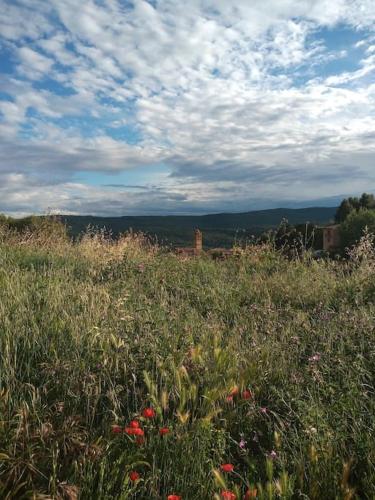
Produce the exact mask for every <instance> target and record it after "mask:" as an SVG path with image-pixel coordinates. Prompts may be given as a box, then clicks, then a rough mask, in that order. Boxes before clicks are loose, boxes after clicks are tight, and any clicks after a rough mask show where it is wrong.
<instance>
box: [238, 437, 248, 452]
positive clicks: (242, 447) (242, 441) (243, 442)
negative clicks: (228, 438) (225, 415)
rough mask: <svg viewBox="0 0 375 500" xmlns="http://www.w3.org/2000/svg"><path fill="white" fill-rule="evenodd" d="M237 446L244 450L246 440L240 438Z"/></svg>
mask: <svg viewBox="0 0 375 500" xmlns="http://www.w3.org/2000/svg"><path fill="white" fill-rule="evenodd" d="M238 446H239V447H240V448H241V450H244V449H245V448H246V441H245V440H244V438H241V440H240V442H239V443H238Z"/></svg>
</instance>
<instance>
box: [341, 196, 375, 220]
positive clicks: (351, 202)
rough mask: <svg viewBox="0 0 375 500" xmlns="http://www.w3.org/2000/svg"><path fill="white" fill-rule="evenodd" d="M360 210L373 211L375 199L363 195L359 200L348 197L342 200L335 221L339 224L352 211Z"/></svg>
mask: <svg viewBox="0 0 375 500" xmlns="http://www.w3.org/2000/svg"><path fill="white" fill-rule="evenodd" d="M361 208H368V209H375V197H374V195H373V194H369V193H363V194H362V196H361V197H360V198H357V197H355V196H354V197H352V196H351V197H349V198H345V199H344V200H342V202H341V203H340V206H339V207H338V209H337V211H336V215H335V221H336V222H337V223H338V224H341V223H342V222H344V221H345V220H346V218H347V217H348V215H349V214H351V213H352V212H353V211H358V210H360V209H361Z"/></svg>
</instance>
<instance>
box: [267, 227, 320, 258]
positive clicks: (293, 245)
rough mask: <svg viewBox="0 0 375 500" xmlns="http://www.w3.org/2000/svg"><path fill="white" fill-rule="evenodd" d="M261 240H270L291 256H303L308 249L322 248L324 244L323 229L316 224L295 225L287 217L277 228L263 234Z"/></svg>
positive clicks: (279, 249) (276, 247)
mask: <svg viewBox="0 0 375 500" xmlns="http://www.w3.org/2000/svg"><path fill="white" fill-rule="evenodd" d="M260 241H269V242H270V243H271V244H272V245H273V246H274V248H275V249H276V250H278V251H281V252H282V253H283V254H284V255H286V256H288V257H291V258H294V257H297V256H301V255H302V254H303V253H304V252H305V251H306V250H311V249H316V250H318V249H321V248H322V245H323V241H322V232H321V229H319V228H318V227H316V226H315V225H314V224H310V223H306V224H298V225H296V226H293V225H292V224H290V223H289V222H288V221H287V220H286V219H284V220H282V222H281V223H280V225H279V226H278V228H277V229H275V230H273V231H269V232H268V233H265V234H264V235H262V236H261V238H260Z"/></svg>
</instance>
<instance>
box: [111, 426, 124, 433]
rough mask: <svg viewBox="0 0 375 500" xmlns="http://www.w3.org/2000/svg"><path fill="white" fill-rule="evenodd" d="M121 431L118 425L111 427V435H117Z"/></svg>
mask: <svg viewBox="0 0 375 500" xmlns="http://www.w3.org/2000/svg"><path fill="white" fill-rule="evenodd" d="M121 431H122V428H121V427H120V426H119V425H112V432H113V434H119V433H120V432H121Z"/></svg>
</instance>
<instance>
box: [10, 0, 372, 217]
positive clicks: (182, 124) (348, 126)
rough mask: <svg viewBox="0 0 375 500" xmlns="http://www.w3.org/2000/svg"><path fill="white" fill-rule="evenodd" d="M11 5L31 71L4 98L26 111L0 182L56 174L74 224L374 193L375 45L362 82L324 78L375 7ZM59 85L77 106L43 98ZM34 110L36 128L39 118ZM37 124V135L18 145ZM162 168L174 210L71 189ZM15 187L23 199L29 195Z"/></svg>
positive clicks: (20, 51)
mask: <svg viewBox="0 0 375 500" xmlns="http://www.w3.org/2000/svg"><path fill="white" fill-rule="evenodd" d="M0 2H1V0H0ZM3 3H4V5H5V9H4V10H3V12H4V11H5V12H6V15H5V16H4V15H3V16H1V14H0V27H1V29H3V30H4V31H2V34H3V36H4V38H6V39H7V40H11V42H7V44H8V45H7V47H8V48H9V50H12V51H13V53H14V54H15V56H16V57H17V58H18V62H19V66H18V75H12V76H11V77H6V78H5V79H4V81H3V84H2V90H3V91H5V92H7V93H9V94H10V95H11V96H12V98H13V102H8V101H4V102H1V101H0V111H1V113H2V117H3V120H2V122H1V123H0V134H2V136H3V137H4V144H3V148H2V151H3V154H1V153H0V172H1V171H3V172H7V173H9V172H10V171H13V172H14V173H15V174H17V173H18V174H19V175H27V174H28V175H31V176H32V175H34V177H35V178H36V179H37V178H40V175H41V172H42V173H46V172H48V171H49V170H50V171H53V172H55V173H56V175H57V173H58V175H59V176H60V178H61V179H60V184H57V185H56V186H55V187H54V188H53V189H54V190H55V191H53V192H54V199H55V200H56V202H58V203H60V204H61V208H62V209H64V210H66V209H67V207H66V206H65V205H66V204H67V203H68V202H69V200H70V201H71V202H72V206H73V205H74V204H75V206H76V208H75V210H77V211H79V210H80V208H79V201H78V200H79V197H80V196H81V198H82V200H86V201H82V203H86V205H85V206H86V207H90V206H94V205H90V203H92V204H94V203H95V200H96V202H97V204H98V205H97V206H101V207H103V210H104V209H105V210H106V211H107V210H110V203H109V204H107V202H106V203H105V202H104V200H105V199H106V197H107V198H109V200H112V201H113V207H114V208H113V210H114V211H115V210H120V209H121V207H122V208H124V207H125V206H128V207H130V206H132V207H133V209H134V210H135V209H136V208H137V209H138V210H140V209H141V206H142V205H141V204H142V203H144V204H145V205H144V206H145V207H147V206H149V207H151V206H152V207H154V208H155V207H157V204H158V203H161V204H164V203H166V205H163V206H167V207H169V208H170V209H171V210H172V209H173V207H175V208H174V209H176V210H177V209H178V207H179V206H180V205H181V204H182V205H185V204H189V203H190V204H191V206H193V207H196V206H198V205H199V204H200V206H201V207H202V210H211V209H214V208H215V207H217V208H219V207H220V203H223V204H224V205H225V203H227V202H229V201H228V200H230V197H233V195H234V193H235V196H236V197H237V199H238V201H239V203H243V204H244V203H245V202H246V199H250V198H251V197H254V193H257V195H256V198H257V199H265V200H270V199H271V198H275V197H278V199H280V200H281V199H293V198H295V199H298V198H300V197H302V198H303V197H305V198H306V199H313V198H314V197H316V196H314V193H316V194H319V196H320V195H321V196H329V195H331V194H332V195H338V194H340V193H343V192H348V191H349V192H350V187H352V188H353V189H356V190H359V191H360V190H365V189H366V187H367V186H368V184H369V182H374V181H375V177H374V176H375V174H374V168H373V160H374V145H373V144H374V142H375V141H374V136H373V131H374V130H375V105H374V101H375V99H374V96H375V92H374V86H373V85H372V80H371V78H372V76H373V74H374V70H375V61H374V54H373V49H372V47H373V45H372V43H373V42H372V41H371V40H372V39H371V36H370V35H369V36H367V37H366V38H364V39H363V40H361V41H360V42H358V43H356V48H357V49H358V50H359V49H360V50H363V54H364V56H363V59H362V61H360V67H359V68H357V69H354V70H353V69H352V70H342V71H340V72H337V73H336V74H332V75H327V76H323V75H321V74H319V70H318V68H319V67H320V66H319V65H321V64H322V63H323V62H325V63H328V62H329V61H334V60H336V59H340V58H341V59H345V58H346V57H347V56H348V51H349V50H350V49H351V47H349V46H348V47H347V48H346V49H347V50H343V49H342V48H341V49H340V50H337V51H335V50H327V48H326V47H325V45H324V41H322V40H319V30H320V29H321V28H322V27H326V28H327V27H329V28H333V27H335V26H339V25H346V26H347V27H348V26H349V27H351V28H352V29H353V30H360V29H364V28H366V29H367V30H368V32H370V31H371V29H372V28H373V27H374V23H375V4H374V2H373V1H372V0H330V1H329V0H314V1H313V2H312V1H311V0H252V1H251V2H249V1H248V0H236V1H234V0H233V1H232V0H215V1H214V0H190V1H189V2H188V3H187V2H181V1H179V0H160V1H159V2H157V4H156V7H155V6H153V5H151V3H150V2H146V1H145V0H134V2H133V3H134V8H133V9H131V8H130V7H126V3H124V2H120V1H117V0H103V1H102V2H94V1H93V0H86V1H84V2H81V3H80V4H79V7H77V2H76V1H75V0H64V2H61V1H60V0H50V2H48V3H47V4H48V5H47V4H46V3H45V2H41V1H39V0H27V1H26V0H19V5H18V4H17V6H16V5H12V4H11V3H10V2H9V1H5V0H3ZM51 13H53V17H51ZM26 17H27V22H26V21H25V18H26ZM53 19H58V20H59V22H57V23H56V22H55V21H53ZM339 23H340V24H339ZM26 38H27V39H26ZM29 39H32V42H30V40H29ZM343 67H344V66H343ZM45 76H48V77H51V78H53V79H55V80H56V81H57V82H59V84H60V85H62V86H63V87H64V88H65V89H71V91H72V95H57V94H56V93H54V92H53V89H50V90H47V89H45V88H39V89H38V88H37V86H36V85H35V83H37V82H38V81H40V80H42V79H43V77H45ZM298 79H302V82H299V81H298ZM303 82H305V83H303ZM30 109H33V110H35V111H36V113H35V114H34V116H32V117H27V116H28V113H29V111H30ZM73 118H75V120H73ZM81 118H82V119H85V121H83V122H82V121H80V119H81ZM93 118H95V120H96V123H97V124H96V125H95V126H94V125H92V127H93V131H92V133H91V134H89V133H88V130H86V129H85V127H90V126H91V125H90V120H92V119H93ZM62 119H66V120H65V122H64V121H63V122H59V121H58V120H62ZM69 120H70V121H69ZM25 124H26V125H28V126H29V128H30V127H31V128H32V132H30V133H29V136H28V137H27V138H26V139H20V138H19V133H20V131H21V132H22V131H23V127H24V126H25ZM111 126H112V127H113V128H117V129H121V127H124V126H129V127H130V128H134V127H135V126H136V127H137V130H138V131H139V137H140V139H139V140H140V142H139V143H138V144H135V145H134V144H130V143H129V144H127V143H126V142H125V141H120V140H114V139H113V138H111V137H109V136H108V135H107V132H106V130H107V129H108V127H111ZM161 162H163V163H164V164H166V165H167V166H168V167H169V168H170V171H171V173H172V176H171V177H170V178H169V179H168V180H165V179H163V180H160V183H161V184H160V185H162V187H163V197H162V198H160V196H161V195H160V192H158V193H156V192H155V193H156V194H154V195H153V196H154V197H153V198H152V197H148V198H147V196H144V194H143V193H132V194H127V195H126V199H127V200H131V201H129V205H126V204H125V205H121V203H120V202H119V200H118V199H117V196H118V191H114V192H113V193H109V192H108V189H106V190H104V191H103V190H100V188H95V189H94V188H91V191H90V190H89V189H88V188H87V187H84V186H83V185H81V184H80V185H74V186H73V184H72V176H73V174H74V172H79V171H89V170H92V171H103V172H105V171H123V170H127V169H129V168H140V167H143V166H145V165H148V164H153V163H161ZM343 172H344V173H345V176H347V178H345V176H344V175H343ZM350 172H352V174H350ZM319 179H321V180H320V181H319ZM348 179H350V180H349V181H348ZM17 183H18V185H19V192H23V190H25V189H28V188H27V186H26V185H25V184H22V182H21V180H20V179H18V181H17V178H16V181H15V182H14V183H13V184H12V185H13V186H16V185H17ZM7 185H8V186H10V184H9V183H8V184H7ZM301 185H303V189H301ZM12 189H13V188H12ZM30 189H31V190H32V192H33V193H38V194H36V195H35V196H34V195H31V194H30V200H31V201H30V202H29V205H28V206H30V207H32V203H33V202H35V204H36V205H35V207H36V210H37V209H38V208H37V207H40V206H42V205H43V206H45V204H46V203H47V201H48V200H47V198H48V197H47V195H46V194H44V195H43V189H42V190H39V191H38V189H37V188H36V187H35V186H31V187H30ZM59 189H60V190H61V193H63V195H62V198H60V197H59V195H58V193H59ZM9 190H10V187H9ZM80 193H81V194H80ZM168 193H170V195H171V198H170V200H169V199H168V202H165V200H166V199H167V197H168ZM176 193H177V194H178V196H175V195H176ZM39 195H40V197H41V198H40V201H39V202H38V203H37V201H36V200H37V199H38V196H39ZM172 195H173V196H172ZM4 199H5V198H4ZM43 199H44V201H42V200H43ZM48 199H49V198H48ZM151 199H152V203H151ZM11 200H13V202H12V203H14V206H16V198H12V199H11ZM11 200H10V201H8V202H7V203H11ZM64 200H66V201H64ZM182 200H183V201H182ZM48 203H49V202H48ZM104 205H105V207H106V208H104ZM82 207H83V205H81V209H83V208H82ZM115 207H118V208H115ZM0 209H1V207H0Z"/></svg>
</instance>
